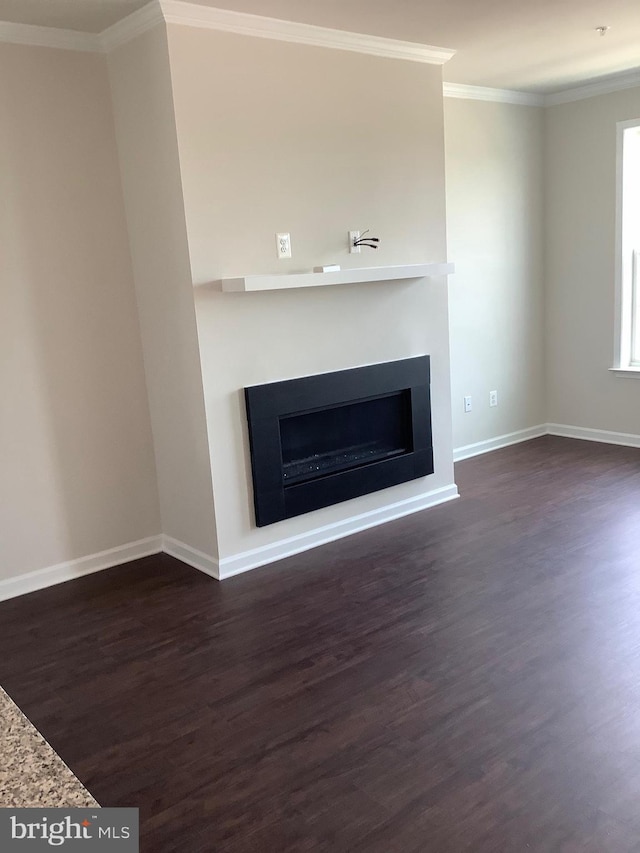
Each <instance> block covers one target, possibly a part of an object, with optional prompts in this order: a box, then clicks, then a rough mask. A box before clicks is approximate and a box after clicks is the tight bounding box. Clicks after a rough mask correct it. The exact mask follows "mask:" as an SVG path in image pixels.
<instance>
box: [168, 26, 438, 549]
mask: <svg viewBox="0 0 640 853" xmlns="http://www.w3.org/2000/svg"><path fill="white" fill-rule="evenodd" d="M169 49H170V59H171V73H172V83H173V93H174V103H175V111H176V126H177V135H178V146H179V152H180V166H181V173H182V183H183V189H184V201H185V211H186V222H187V229H188V235H189V249H190V255H191V265H192V274H193V279H194V282H195V283H196V284H197V285H201V284H203V283H205V284H203V286H199V287H196V290H195V296H196V311H197V321H198V332H199V340H200V351H201V358H202V371H203V380H204V390H205V404H206V410H207V421H208V428H209V444H210V451H211V468H212V472H213V485H214V491H215V497H216V515H217V530H218V539H219V548H220V554H221V556H222V557H228V556H230V555H236V554H238V553H240V552H244V551H247V550H249V549H253V548H260V547H262V546H265V545H267V544H271V543H274V542H277V541H279V540H282V539H283V538H286V537H289V536H295V535H298V534H303V533H305V532H307V531H310V530H313V529H316V528H318V527H320V526H321V525H325V524H331V523H334V522H338V521H341V520H344V519H348V518H350V517H352V516H354V515H356V514H358V513H362V512H366V511H367V510H373V509H378V508H380V507H383V506H385V505H387V504H389V503H392V502H394V501H398V500H404V499H408V498H410V497H413V496H416V495H420V494H423V493H425V492H428V491H430V490H433V489H437V488H440V487H445V486H449V485H451V483H452V481H453V466H452V447H451V422H450V401H449V393H450V392H449V357H448V347H449V341H448V322H447V285H446V280H442V279H441V280H437V279H436V280H431V281H424V280H423V281H419V282H400V283H398V282H394V283H378V284H374V285H366V284H365V285H347V286H344V287H341V288H337V287H333V288H317V289H316V288H309V289H304V290H299V291H296V290H291V291H285V292H267V293H253V294H224V293H220V292H219V291H217V290H216V289H215V288H214V287H211V286H208V285H207V284H206V282H211V281H214V280H217V279H219V278H220V277H221V276H223V275H233V274H242V273H246V272H248V273H265V272H273V271H279V272H285V271H292V270H299V269H310V268H312V267H313V266H314V265H315V264H320V263H323V262H324V263H327V262H338V263H341V264H342V265H343V266H345V267H346V266H350V265H351V266H356V265H358V266H362V265H380V264H392V263H410V262H417V261H442V260H444V259H445V254H446V245H445V204H444V143H443V116H442V83H441V71H440V68H437V67H433V66H425V65H420V64H418V63H411V62H402V61H398V60H388V59H382V58H378V57H372V56H365V55H362V54H355V53H349V52H346V51H339V50H331V49H323V48H315V47H307V46H304V45H298V44H288V43H283V42H278V41H269V40H264V39H256V38H249V37H244V36H239V35H234V34H229V33H222V32H212V31H207V30H199V29H192V28H188V27H180V26H170V27H169ZM345 81H348V85H345ZM354 93H357V94H354ZM282 98H284V100H282ZM367 227H368V228H370V229H371V233H372V234H374V235H377V236H379V237H380V238H381V240H382V248H381V249H380V250H379V251H378V252H377V253H376V254H375V255H374V254H373V252H371V253H370V254H366V253H365V254H363V255H361V256H359V257H358V256H353V255H351V256H350V255H349V254H348V251H347V240H346V233H347V230H348V229H350V228H351V229H354V228H359V229H361V230H362V229H364V228H367ZM276 231H289V232H290V233H291V237H292V243H293V258H292V260H291V261H286V262H279V261H278V260H277V259H276V257H275V243H274V235H275V232H276ZM422 353H429V354H431V356H432V368H433V371H432V372H433V376H432V391H433V400H434V439H435V442H434V443H435V453H436V472H435V474H434V475H432V476H430V477H427V478H425V479H423V480H418V481H413V482H412V483H407V484H403V485H402V486H397V487H394V488H393V489H389V490H385V491H384V492H378V493H376V494H373V495H368V496H366V497H363V498H358V499H356V500H354V501H349V502H346V503H343V504H340V505H337V506H334V507H330V508H327V509H324V510H319V511H317V512H314V513H310V514H308V515H305V516H302V517H299V518H296V519H289V520H287V521H284V522H280V523H278V524H275V525H271V526H269V527H267V528H262V529H257V528H255V526H254V521H253V508H252V495H251V486H250V481H251V473H250V458H249V451H248V441H247V429H246V419H245V412H244V403H243V390H242V389H243V388H244V387H245V386H247V385H253V384H260V383H263V382H269V381H273V380H278V379H285V378H291V377H295V376H300V375H307V374H313V373H321V372H324V371H330V370H337V369H342V368H348V367H355V366H358V365H362V364H368V363H372V362H378V361H386V360H392V359H396V358H403V357H408V356H412V355H417V354H422Z"/></svg>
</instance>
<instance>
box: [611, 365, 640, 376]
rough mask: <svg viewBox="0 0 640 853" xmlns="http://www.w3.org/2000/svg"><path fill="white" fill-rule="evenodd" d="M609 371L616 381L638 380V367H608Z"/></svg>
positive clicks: (639, 368)
mask: <svg viewBox="0 0 640 853" xmlns="http://www.w3.org/2000/svg"><path fill="white" fill-rule="evenodd" d="M609 371H610V372H611V373H613V374H614V375H615V376H616V377H617V378H618V379H640V367H610V368H609Z"/></svg>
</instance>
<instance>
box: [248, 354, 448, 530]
mask: <svg viewBox="0 0 640 853" xmlns="http://www.w3.org/2000/svg"><path fill="white" fill-rule="evenodd" d="M245 400H246V407H247V419H248V423H249V441H250V447H251V467H252V474H253V496H254V506H255V516H256V524H257V526H258V527H263V526H265V525H267V524H273V523H274V522H276V521H282V520H283V519H285V518H292V517H293V516H296V515H301V514H303V513H305V512H311V511H312V510H314V509H320V508H321V507H325V506H330V505H332V504H335V503H339V502H341V501H345V500H349V499H351V498H355V497H359V496H360V495H366V494H369V493H370V492H375V491H378V490H379V489H385V488H388V487H389V486H395V485H397V484H399V483H404V482H407V481H409V480H414V479H417V478H418V477H424V476H426V475H427V474H431V473H433V447H432V438H431V400H430V360H429V356H418V357H416V358H407V359H402V360H400V361H393V362H386V363H384V364H374V365H370V366H367V367H357V368H354V369H352V370H340V371H336V372H333V373H323V374H320V375H318V376H306V377H303V378H301V379H290V380H287V381H284V382H272V383H269V384H266V385H257V386H253V387H250V388H245Z"/></svg>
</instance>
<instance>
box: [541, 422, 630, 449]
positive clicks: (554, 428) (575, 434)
mask: <svg viewBox="0 0 640 853" xmlns="http://www.w3.org/2000/svg"><path fill="white" fill-rule="evenodd" d="M547 433H548V434H549V435H559V436H562V437H563V438H579V439H581V440H582V441H599V442H601V443H602V444H621V445H623V446H624V447H640V435H634V433H631V432H610V431H609V430H605V429H589V428H587V427H577V426H570V425H568V424H547Z"/></svg>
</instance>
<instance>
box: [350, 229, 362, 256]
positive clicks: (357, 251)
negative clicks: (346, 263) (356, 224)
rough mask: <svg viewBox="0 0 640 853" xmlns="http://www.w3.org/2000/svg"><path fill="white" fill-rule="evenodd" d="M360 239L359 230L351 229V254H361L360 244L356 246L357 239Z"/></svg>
mask: <svg viewBox="0 0 640 853" xmlns="http://www.w3.org/2000/svg"><path fill="white" fill-rule="evenodd" d="M359 239H360V232H359V231H349V254H351V255H359V254H360V253H361V249H360V246H354V245H353V244H354V243H355V241H356V240H359Z"/></svg>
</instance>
